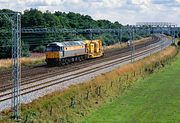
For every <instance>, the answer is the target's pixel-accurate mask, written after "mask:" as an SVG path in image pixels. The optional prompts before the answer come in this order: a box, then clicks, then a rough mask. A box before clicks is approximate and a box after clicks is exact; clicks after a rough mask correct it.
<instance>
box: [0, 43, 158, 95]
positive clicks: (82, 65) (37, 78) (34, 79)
mask: <svg viewBox="0 0 180 123" xmlns="http://www.w3.org/2000/svg"><path fill="white" fill-rule="evenodd" d="M158 41H159V40H155V41H152V42H148V43H146V44H140V45H136V50H137V51H139V50H141V49H140V48H142V47H143V46H148V45H149V43H152V44H154V43H157V42H158ZM144 48H145V47H144ZM129 54H131V52H130V51H129V48H125V49H124V50H120V52H116V53H114V54H113V55H112V56H111V57H109V55H107V57H106V56H105V57H104V58H99V59H96V60H89V61H84V62H82V63H79V64H77V65H75V64H73V65H71V66H72V67H69V68H68V69H66V67H64V66H63V67H60V70H55V71H52V72H47V73H45V74H41V75H37V76H35V77H26V78H22V83H21V86H23V85H26V84H29V83H35V82H37V81H40V80H43V79H46V78H49V77H53V76H57V75H61V74H64V73H68V72H71V71H75V70H78V69H81V68H85V67H89V66H91V65H92V64H97V63H100V62H105V61H109V60H113V59H116V58H118V57H124V56H126V55H129ZM11 88H12V83H7V84H4V85H1V86H0V92H3V91H6V90H8V89H11Z"/></svg>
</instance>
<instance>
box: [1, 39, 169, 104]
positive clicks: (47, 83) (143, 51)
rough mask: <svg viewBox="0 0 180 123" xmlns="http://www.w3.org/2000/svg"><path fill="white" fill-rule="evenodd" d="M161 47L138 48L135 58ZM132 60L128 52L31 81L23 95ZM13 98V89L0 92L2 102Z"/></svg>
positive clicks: (25, 87) (23, 87)
mask: <svg viewBox="0 0 180 123" xmlns="http://www.w3.org/2000/svg"><path fill="white" fill-rule="evenodd" d="M165 43H166V44H164V47H165V46H168V45H170V43H169V42H165ZM161 47H162V46H161V45H159V42H158V43H155V44H152V45H151V47H148V48H147V49H146V48H144V47H141V48H140V49H138V50H137V52H136V54H135V56H134V57H135V59H137V58H139V57H142V56H145V55H146V56H147V54H148V53H152V52H154V51H157V50H158V49H161ZM130 60H131V55H130V54H128V55H127V54H126V56H123V57H120V58H116V59H114V60H111V61H108V62H104V63H100V64H99V65H98V66H94V67H92V68H88V69H87V68H84V69H81V70H77V71H76V72H74V73H73V74H68V75H65V76H61V75H59V76H58V75H56V77H54V78H53V77H51V79H47V80H44V81H41V82H40V81H39V82H38V81H37V82H34V83H31V84H30V83H29V84H25V85H22V88H21V95H22V96H23V95H26V94H28V93H32V92H35V91H39V90H42V89H44V88H48V87H51V86H54V85H57V84H60V83H63V82H67V81H69V80H72V79H75V78H78V77H81V76H84V75H87V74H91V73H93V72H96V71H99V70H102V69H105V68H107V67H112V66H114V65H117V64H121V63H123V62H127V61H130ZM11 98H12V95H11V90H9V91H5V92H2V93H0V102H3V101H6V100H8V99H11Z"/></svg>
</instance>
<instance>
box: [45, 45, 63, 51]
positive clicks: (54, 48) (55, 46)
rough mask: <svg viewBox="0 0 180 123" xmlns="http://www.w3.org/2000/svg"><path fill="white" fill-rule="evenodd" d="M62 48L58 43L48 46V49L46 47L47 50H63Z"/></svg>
mask: <svg viewBox="0 0 180 123" xmlns="http://www.w3.org/2000/svg"><path fill="white" fill-rule="evenodd" d="M61 50H62V47H59V46H57V45H50V46H47V49H46V51H61Z"/></svg>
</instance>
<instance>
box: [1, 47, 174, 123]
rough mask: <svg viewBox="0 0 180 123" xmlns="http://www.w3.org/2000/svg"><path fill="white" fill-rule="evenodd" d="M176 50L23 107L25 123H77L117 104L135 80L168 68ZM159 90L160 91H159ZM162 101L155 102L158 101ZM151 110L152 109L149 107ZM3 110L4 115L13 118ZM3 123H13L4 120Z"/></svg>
mask: <svg viewBox="0 0 180 123" xmlns="http://www.w3.org/2000/svg"><path fill="white" fill-rule="evenodd" d="M176 53H177V50H176V48H175V47H169V48H167V49H166V50H164V51H163V52H161V53H156V54H154V55H152V56H151V57H148V58H145V59H144V60H140V61H138V62H136V63H134V64H129V65H125V66H123V67H121V68H118V69H116V70H114V71H112V72H109V73H106V74H103V75H101V76H98V77H96V78H95V79H93V80H90V81H89V82H86V83H83V84H78V85H74V86H71V87H69V88H68V89H66V90H64V91H63V92H56V93H53V94H50V95H47V96H45V97H43V98H40V99H38V100H35V101H33V102H32V103H30V104H28V105H23V106H22V112H21V119H22V121H23V122H32V123H33V122H34V123H36V122H42V123H44V122H60V123H67V122H68V123H77V122H80V121H81V120H82V118H84V117H85V116H87V115H88V114H89V113H91V112H93V110H95V109H96V108H97V107H99V106H100V105H102V104H104V103H105V102H109V101H113V100H114V99H116V98H117V97H119V95H121V94H122V93H123V92H124V91H125V90H127V89H128V88H129V87H131V86H132V85H133V84H134V82H135V80H137V79H139V78H141V77H146V75H149V74H150V73H153V72H154V71H155V70H157V69H159V68H161V67H164V65H165V64H166V63H169V62H170V61H171V59H172V58H173V57H174V56H175V55H176ZM157 91H158V90H157ZM157 101H158V97H157V100H154V102H157ZM147 108H150V107H147ZM10 114H11V112H9V111H3V112H2V113H1V116H10ZM0 122H12V121H11V120H10V119H9V117H4V118H3V119H1V120H0Z"/></svg>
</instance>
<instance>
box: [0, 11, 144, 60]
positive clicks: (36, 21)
mask: <svg viewBox="0 0 180 123" xmlns="http://www.w3.org/2000/svg"><path fill="white" fill-rule="evenodd" d="M2 12H8V13H12V12H13V11H12V10H7V9H2V10H0V13H2ZM21 24H22V28H61V29H94V28H96V29H97V28H98V29H109V28H111V29H118V28H122V27H123V26H122V25H121V24H120V23H119V22H117V21H116V22H114V23H112V22H110V21H108V20H94V19H92V18H91V17H90V16H88V15H81V14H78V13H74V12H69V13H65V12H59V11H56V12H54V13H51V12H49V11H46V12H44V13H43V12H41V11H39V10H37V9H30V10H25V11H24V12H23V13H22V16H21ZM11 32H12V30H11V20H10V18H8V16H7V15H0V58H6V57H10V56H11ZM140 35H141V36H146V35H142V34H140ZM97 38H100V39H102V40H103V44H104V45H111V44H114V43H117V42H120V41H123V42H126V41H127V40H129V39H130V38H129V35H128V34H123V35H121V36H120V35H118V34H116V33H99V34H93V35H90V34H74V33H36V34H24V33H23V34H22V44H23V45H22V55H23V56H28V55H29V51H36V52H43V51H44V48H45V46H46V45H47V44H48V43H50V42H54V41H58V42H59V41H67V40H83V39H97ZM135 38H140V36H139V35H137V34H135Z"/></svg>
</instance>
